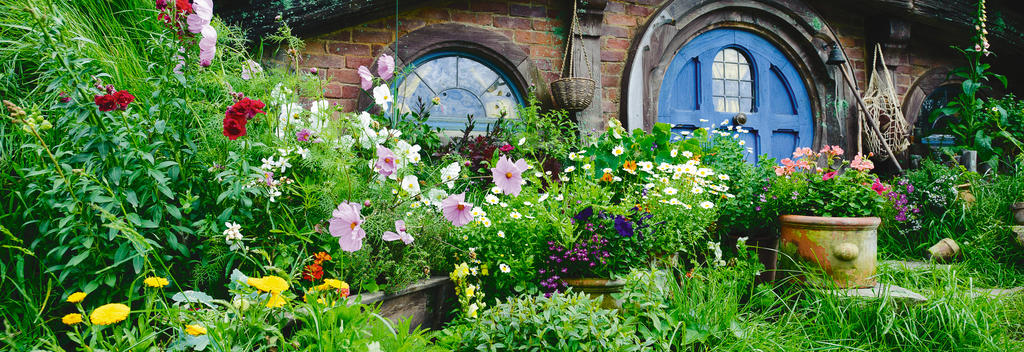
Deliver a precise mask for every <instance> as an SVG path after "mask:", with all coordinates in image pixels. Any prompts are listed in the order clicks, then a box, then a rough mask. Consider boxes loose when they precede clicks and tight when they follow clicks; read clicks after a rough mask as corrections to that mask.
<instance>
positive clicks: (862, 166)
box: [850, 154, 875, 171]
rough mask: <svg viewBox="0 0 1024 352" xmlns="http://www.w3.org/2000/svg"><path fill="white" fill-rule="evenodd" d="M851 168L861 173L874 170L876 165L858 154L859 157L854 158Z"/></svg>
mask: <svg viewBox="0 0 1024 352" xmlns="http://www.w3.org/2000/svg"><path fill="white" fill-rule="evenodd" d="M850 167H852V168H854V169H857V170H860V171H867V170H871V169H874V168H875V164H874V163H872V162H871V160H869V159H867V158H863V157H861V155H860V154H858V155H857V156H855V157H853V161H851V162H850Z"/></svg>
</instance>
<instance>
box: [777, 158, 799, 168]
mask: <svg viewBox="0 0 1024 352" xmlns="http://www.w3.org/2000/svg"><path fill="white" fill-rule="evenodd" d="M780 162H781V163H782V165H783V166H785V167H793V166H795V165H796V163H794V162H793V160H792V159H790V158H785V159H782V160H781V161H780Z"/></svg>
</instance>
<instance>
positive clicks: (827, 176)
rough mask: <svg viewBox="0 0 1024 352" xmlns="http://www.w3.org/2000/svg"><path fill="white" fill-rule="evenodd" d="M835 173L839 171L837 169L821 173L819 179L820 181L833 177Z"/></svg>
mask: <svg viewBox="0 0 1024 352" xmlns="http://www.w3.org/2000/svg"><path fill="white" fill-rule="evenodd" d="M837 173H839V171H832V172H829V173H826V174H824V175H821V180H822V181H828V180H831V179H832V178H833V177H836V174H837Z"/></svg>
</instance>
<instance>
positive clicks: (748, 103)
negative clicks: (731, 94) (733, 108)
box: [740, 98, 754, 112]
mask: <svg viewBox="0 0 1024 352" xmlns="http://www.w3.org/2000/svg"><path fill="white" fill-rule="evenodd" d="M753 103H754V100H753V99H750V98H741V99H740V111H743V112H750V111H752V110H753V105H754V104H753Z"/></svg>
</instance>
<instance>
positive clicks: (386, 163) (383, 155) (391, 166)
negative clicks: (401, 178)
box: [373, 144, 398, 177]
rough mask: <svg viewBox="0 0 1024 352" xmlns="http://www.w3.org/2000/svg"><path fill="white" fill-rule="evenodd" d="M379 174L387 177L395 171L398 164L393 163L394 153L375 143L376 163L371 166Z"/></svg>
mask: <svg viewBox="0 0 1024 352" xmlns="http://www.w3.org/2000/svg"><path fill="white" fill-rule="evenodd" d="M373 167H374V168H375V169H377V172H379V173H380V174H381V175H383V176H385V177H387V176H391V174H393V173H395V170H397V169H398V166H397V165H396V164H395V153H394V152H392V151H391V149H388V148H385V147H384V146H382V145H379V144H378V145H377V164H375V165H374V166H373Z"/></svg>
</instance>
